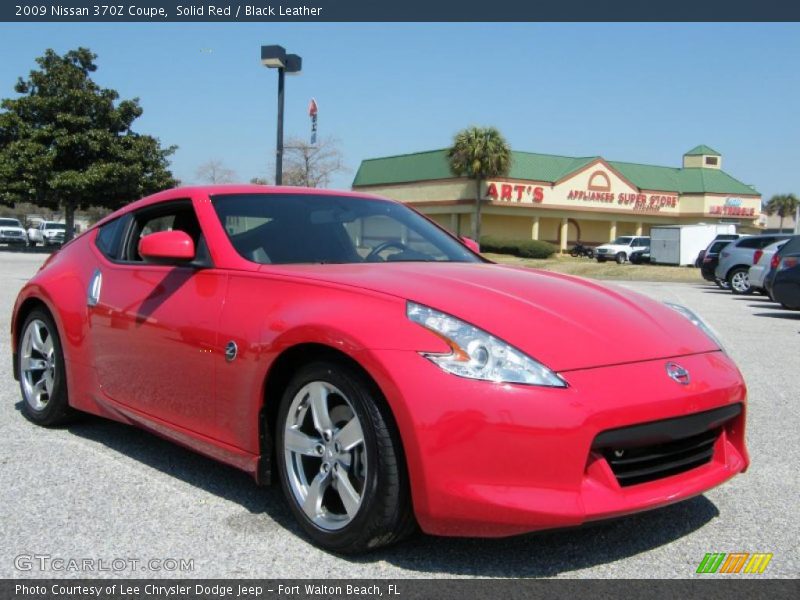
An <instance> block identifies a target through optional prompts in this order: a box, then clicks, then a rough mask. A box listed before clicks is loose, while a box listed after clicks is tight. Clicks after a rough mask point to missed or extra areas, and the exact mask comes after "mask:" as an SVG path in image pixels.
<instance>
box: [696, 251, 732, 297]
mask: <svg viewBox="0 0 800 600" xmlns="http://www.w3.org/2000/svg"><path fill="white" fill-rule="evenodd" d="M731 241H732V240H714V241H713V242H711V243H710V244H709V245H708V248H706V249H705V250H704V251H703V262H702V263H701V264H700V274H701V275H702V276H703V279H705V280H706V281H713V282H714V283H716V284H717V285H718V286H719V287H720V288H722V289H724V290H728V289H730V286H729V285H728V282H727V281H723V280H720V279H717V276H716V274H715V273H714V271H716V269H717V265H718V264H719V253H720V252H722V249H723V248H724V247H725V246H727V245H728V244H730V243H731Z"/></svg>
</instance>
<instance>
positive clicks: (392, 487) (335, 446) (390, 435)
mask: <svg viewBox="0 0 800 600" xmlns="http://www.w3.org/2000/svg"><path fill="white" fill-rule="evenodd" d="M276 426H277V431H276V440H277V463H278V470H279V472H280V479H281V485H282V487H283V491H284V494H285V496H286V499H287V501H288V503H289V507H290V509H291V511H292V513H293V514H294V516H295V517H296V518H297V520H298V522H299V523H300V525H301V526H302V528H303V529H304V530H305V532H306V533H307V534H308V536H309V537H310V538H311V539H312V540H314V542H316V543H317V544H318V545H320V546H322V547H323V548H325V549H327V550H331V551H334V552H341V553H354V552H361V551H364V550H367V549H372V548H377V547H379V546H384V545H386V544H390V543H393V542H396V541H398V540H400V539H402V538H403V537H405V536H406V535H408V534H409V533H410V532H411V531H413V529H414V527H415V523H414V519H413V514H412V511H411V501H410V494H409V486H408V478H407V475H406V470H405V465H404V462H403V454H402V448H401V445H400V441H399V436H398V435H397V432H396V430H395V428H394V425H393V422H392V419H391V415H389V414H388V409H387V408H386V407H385V404H384V403H383V402H382V401H381V398H380V392H379V391H378V390H377V389H376V387H375V385H374V384H372V382H370V381H369V380H368V379H367V378H366V377H365V376H363V375H362V374H361V373H359V372H358V371H357V370H356V369H354V368H352V367H350V366H348V365H346V364H344V363H338V362H327V361H326V362H316V363H313V364H310V365H308V366H306V367H303V368H301V369H300V370H299V371H298V372H297V374H296V375H295V376H294V378H293V379H292V381H291V382H290V384H289V385H288V386H287V388H286V390H285V392H284V394H283V398H282V400H281V405H280V408H279V413H278V419H277V424H276Z"/></svg>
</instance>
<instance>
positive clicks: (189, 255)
mask: <svg viewBox="0 0 800 600" xmlns="http://www.w3.org/2000/svg"><path fill="white" fill-rule="evenodd" d="M194 254H195V249H194V242H193V241H192V238H190V237H189V234H188V233H186V232H185V231H158V232H156V233H151V234H150V235H146V236H144V237H143V238H142V239H140V240H139V255H140V256H141V257H142V258H143V259H144V260H145V261H147V262H151V263H157V264H158V263H160V264H171V263H182V262H189V261H191V260H194Z"/></svg>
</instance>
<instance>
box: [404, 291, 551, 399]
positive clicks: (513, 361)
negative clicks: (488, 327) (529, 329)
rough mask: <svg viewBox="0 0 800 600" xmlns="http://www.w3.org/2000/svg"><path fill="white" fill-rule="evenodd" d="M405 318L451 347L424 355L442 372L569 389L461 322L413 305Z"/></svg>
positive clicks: (544, 369)
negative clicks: (444, 351) (441, 351)
mask: <svg viewBox="0 0 800 600" xmlns="http://www.w3.org/2000/svg"><path fill="white" fill-rule="evenodd" d="M406 314H407V315H408V318H409V319H411V320H412V321H414V322H415V323H419V324H420V325H422V326H423V327H425V328H426V329H429V330H430V331H432V332H433V333H434V334H436V335H437V336H439V337H440V338H442V339H443V340H444V341H445V342H447V345H448V346H450V349H451V351H450V353H448V354H433V353H429V352H423V353H422V355H423V356H424V357H425V358H427V359H428V360H430V361H431V362H433V363H434V364H436V365H438V366H439V368H441V369H442V370H443V371H447V372H448V373H452V374H453V375H458V376H459V377H467V378H469V379H482V380H485V381H495V382H498V383H524V384H528V385H542V386H549V387H567V384H566V382H565V381H564V380H563V379H561V378H560V377H559V376H558V375H556V374H555V373H553V372H552V371H551V370H550V369H548V368H547V367H545V366H544V365H543V364H541V363H539V362H536V361H535V360H533V359H532V358H531V357H530V356H527V355H525V354H524V353H522V352H520V351H519V350H517V349H516V348H514V347H513V346H510V345H509V344H507V343H505V342H504V341H503V340H500V339H498V338H496V337H494V336H493V335H491V334H489V333H486V332H485V331H483V330H482V329H478V328H477V327H475V326H474V325H470V324H469V323H466V322H464V321H462V320H461V319H457V318H455V317H453V316H450V315H448V314H445V313H442V312H439V311H438V310H433V309H432V308H428V307H427V306H422V305H421V304H416V303H414V302H409V303H408V304H407V307H406Z"/></svg>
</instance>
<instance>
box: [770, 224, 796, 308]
mask: <svg viewBox="0 0 800 600" xmlns="http://www.w3.org/2000/svg"><path fill="white" fill-rule="evenodd" d="M792 255H800V235H792V236H789V240H788V241H787V242H786V243H785V244H784V245H783V246H782V247H781V248H780V250H778V251H777V252H776V253H775V254H773V255H772V259H771V260H770V261H769V271H768V272H767V274H766V275H765V276H764V291H765V292H766V294H767V296H769V297H770V298H772V299H773V300H774V299H775V298H774V296H773V292H772V286H773V284H774V283H775V276H776V275H777V273H778V270H779V269H780V267H781V261H782V260H783V258H784V257H786V256H792ZM784 266H785V263H784Z"/></svg>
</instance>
